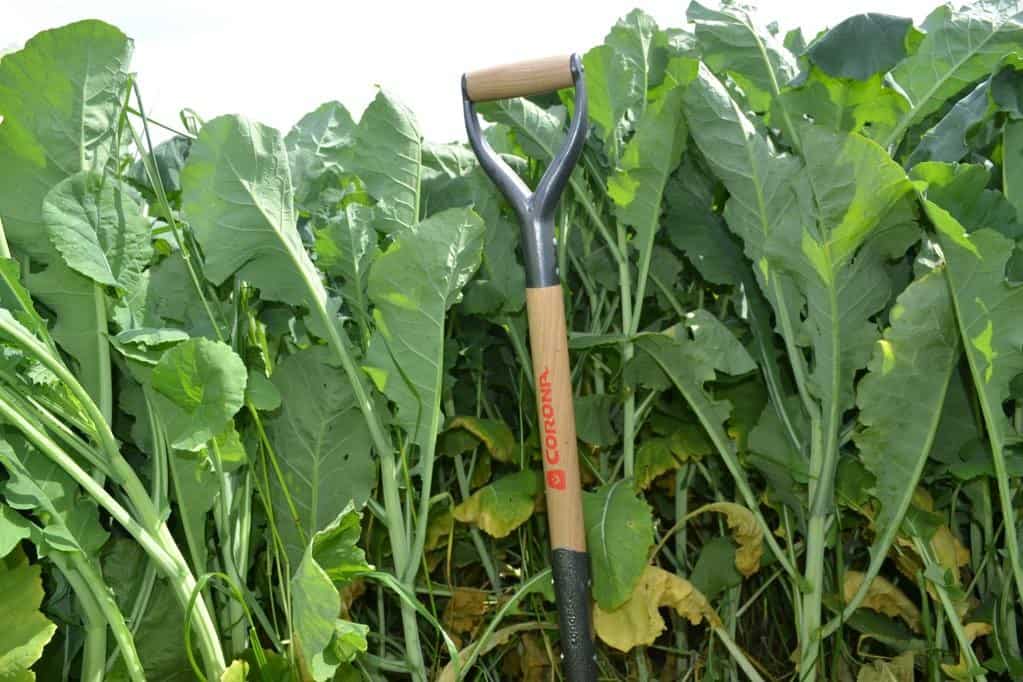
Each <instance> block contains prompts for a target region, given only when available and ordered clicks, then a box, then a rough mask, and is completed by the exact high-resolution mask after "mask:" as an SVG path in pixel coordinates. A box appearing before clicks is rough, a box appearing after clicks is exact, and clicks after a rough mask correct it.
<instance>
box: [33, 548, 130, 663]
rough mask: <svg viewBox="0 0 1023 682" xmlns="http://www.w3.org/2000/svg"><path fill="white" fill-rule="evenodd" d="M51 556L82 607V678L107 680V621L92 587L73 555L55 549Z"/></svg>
mask: <svg viewBox="0 0 1023 682" xmlns="http://www.w3.org/2000/svg"><path fill="white" fill-rule="evenodd" d="M50 559H51V560H52V561H53V563H54V564H56V566H57V569H58V570H59V571H60V572H61V573H62V574H63V575H64V578H65V579H67V581H68V584H69V585H71V589H72V590H73V591H74V593H75V597H76V598H77V599H78V605H79V606H80V607H81V609H82V618H83V620H84V621H85V624H84V625H85V627H84V629H85V644H84V645H83V647H82V667H81V670H80V671H79V676H80V678H81V682H103V679H104V677H105V676H106V669H105V667H104V665H103V664H104V663H105V662H106V660H107V621H106V619H105V618H104V617H103V613H102V612H101V611H100V608H99V604H97V603H96V597H95V595H93V593H92V590H91V589H90V588H89V586H88V585H87V584H86V583H85V580H84V579H83V578H82V576H81V575H79V574H78V572H77V571H75V570H74V569H72V568H71V567H70V566H69V565H68V562H69V560H70V559H69V558H65V557H63V556H61V554H60V553H59V552H53V553H52V554H51V555H50ZM133 679H139V678H133Z"/></svg>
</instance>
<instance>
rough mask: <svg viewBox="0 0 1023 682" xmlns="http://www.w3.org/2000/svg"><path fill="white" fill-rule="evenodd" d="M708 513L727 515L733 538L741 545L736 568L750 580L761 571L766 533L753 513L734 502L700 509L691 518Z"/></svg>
mask: <svg viewBox="0 0 1023 682" xmlns="http://www.w3.org/2000/svg"><path fill="white" fill-rule="evenodd" d="M708 511H712V512H718V513H719V514H724V515H725V517H726V519H727V521H728V528H729V529H730V530H731V531H732V537H733V538H734V539H735V541H736V542H737V543H739V549H738V550H736V552H735V568H736V569H738V571H739V573H742V574H743V575H744V576H746V577H747V578H748V577H750V576H751V575H753V574H754V573H756V572H757V571H758V570H760V557H762V556H763V554H764V531H763V530H761V528H760V524H758V523H757V519H756V517H754V516H753V512H751V511H750V510H749V509H747V508H746V507H743V506H742V505H741V504H735V503H734V502H714V503H713V504H705V505H704V506H702V507H700V508H699V509H697V510H696V511H694V512H693V513H692V514H691V516H696V515H698V514H702V513H703V512H708Z"/></svg>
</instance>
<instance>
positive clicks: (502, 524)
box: [452, 470, 543, 538]
mask: <svg viewBox="0 0 1023 682" xmlns="http://www.w3.org/2000/svg"><path fill="white" fill-rule="evenodd" d="M540 481H541V476H540V472H538V471H530V470H526V471H519V472H517V473H514V474H509V475H507V476H503V477H501V478H499V479H497V480H496V481H494V482H493V483H491V484H489V485H486V486H484V487H482V488H480V489H479V490H477V491H476V492H475V493H473V494H472V496H471V497H469V498H468V499H466V500H464V501H463V502H462V503H461V504H459V505H457V506H456V507H455V508H454V509H453V510H452V513H453V515H454V517H455V518H456V519H458V520H459V521H461V522H462V523H472V524H475V525H477V526H479V527H480V529H481V530H483V531H484V532H485V533H487V534H488V535H490V536H491V537H495V538H503V537H507V536H508V535H510V534H511V532H512V531H513V530H515V529H516V528H518V527H519V526H521V525H522V524H523V523H525V522H526V521H528V520H529V517H530V516H532V515H533V510H534V509H535V508H536V503H537V500H538V499H539V497H540V493H541V492H542V490H543V488H542V485H541V482H540Z"/></svg>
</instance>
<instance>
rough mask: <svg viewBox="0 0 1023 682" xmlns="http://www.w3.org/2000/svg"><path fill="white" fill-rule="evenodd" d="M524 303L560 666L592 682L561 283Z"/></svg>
mask: <svg viewBox="0 0 1023 682" xmlns="http://www.w3.org/2000/svg"><path fill="white" fill-rule="evenodd" d="M526 309H527V313H528V315H529V346H530V350H531V353H532V357H533V374H534V378H535V379H536V407H537V415H538V417H539V422H538V423H539V425H540V440H541V449H542V450H543V469H544V488H545V492H546V497H547V523H548V526H549V528H550V537H551V549H552V550H553V552H552V554H553V562H552V565H553V570H554V594H555V596H556V597H557V600H558V620H559V625H560V630H561V649H562V652H563V657H564V660H563V663H562V665H563V668H564V672H565V678H566V679H567V680H569V682H594V681H595V680H596V679H597V663H596V656H595V650H594V645H593V621H592V619H591V616H590V561H589V556H588V555H587V554H586V527H585V524H584V522H583V507H582V493H581V488H580V485H579V457H578V452H577V451H576V436H575V411H574V409H573V405H572V381H571V373H570V368H569V363H568V334H567V333H566V325H565V303H564V299H563V298H562V292H561V285H560V284H555V285H553V286H546V287H529V288H527V289H526Z"/></svg>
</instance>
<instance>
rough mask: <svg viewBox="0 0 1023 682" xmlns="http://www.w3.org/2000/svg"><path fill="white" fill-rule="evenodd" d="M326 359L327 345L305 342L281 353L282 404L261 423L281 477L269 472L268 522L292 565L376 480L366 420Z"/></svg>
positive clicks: (338, 372)
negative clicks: (289, 353) (270, 505)
mask: <svg viewBox="0 0 1023 682" xmlns="http://www.w3.org/2000/svg"><path fill="white" fill-rule="evenodd" d="M332 360H333V358H332V356H331V355H330V353H329V352H328V350H327V349H326V348H324V347H322V346H319V347H313V348H309V349H306V350H303V351H300V352H298V353H296V354H295V355H292V356H289V357H287V358H285V359H284V361H283V362H281V364H280V365H278V366H277V368H276V370H275V371H274V373H273V376H272V377H271V379H272V380H273V382H274V385H275V386H276V387H277V389H278V391H279V392H280V396H281V407H280V411H279V412H278V413H276V414H274V415H272V416H269V417H267V419H266V430H267V436H268V437H269V439H270V443H271V444H272V445H273V448H274V453H275V455H276V457H277V460H278V463H279V465H280V469H281V475H282V478H283V480H278V478H277V477H276V476H271V477H270V478H271V481H270V484H271V494H272V501H273V508H274V510H275V515H274V523H275V524H276V526H277V530H278V532H279V533H280V536H281V540H282V541H283V542H284V547H285V550H286V551H287V553H288V561H289V562H290V564H291V565H292V566H297V565H298V562H299V561H300V560H301V558H302V552H304V551H305V547H306V544H307V543H308V541H309V539H310V538H311V537H313V535H314V534H316V533H317V532H318V531H320V530H322V529H323V528H324V527H325V526H326V525H327V524H328V523H329V522H330V521H331V520H332V519H333V518H334V517H336V516H337V514H338V512H339V511H340V510H341V509H343V508H344V507H345V506H346V505H349V504H352V505H354V508H355V509H359V508H361V507H362V506H363V505H364V504H365V503H366V500H367V499H368V498H369V497H370V495H371V494H372V491H373V488H374V486H375V484H376V462H375V461H374V460H373V458H372V457H371V456H370V439H369V432H368V430H367V429H366V422H365V420H363V418H362V415H361V414H359V407H358V404H357V403H356V400H355V395H354V392H353V391H352V388H351V386H350V385H349V383H348V381H347V380H346V378H345V375H344V372H342V371H341V370H340V369H339V368H338V367H337V365H336V363H335V362H332ZM292 509H294V512H295V514H296V516H292V513H291V510H292Z"/></svg>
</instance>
